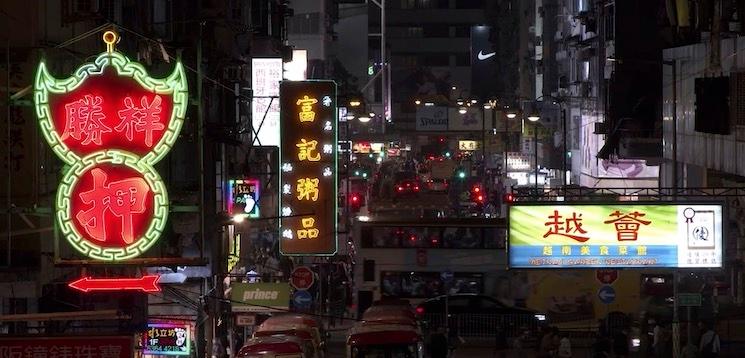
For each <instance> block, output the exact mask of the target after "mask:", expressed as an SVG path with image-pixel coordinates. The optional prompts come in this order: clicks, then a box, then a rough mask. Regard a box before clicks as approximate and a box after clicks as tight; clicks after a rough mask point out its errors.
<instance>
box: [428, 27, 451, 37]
mask: <svg viewBox="0 0 745 358" xmlns="http://www.w3.org/2000/svg"><path fill="white" fill-rule="evenodd" d="M449 36H450V28H449V27H448V26H444V25H427V26H424V37H449Z"/></svg>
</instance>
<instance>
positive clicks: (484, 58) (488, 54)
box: [478, 51, 497, 61]
mask: <svg viewBox="0 0 745 358" xmlns="http://www.w3.org/2000/svg"><path fill="white" fill-rule="evenodd" d="M496 54H497V53H496V52H492V53H487V54H485V53H484V51H479V55H478V57H479V60H481V61H483V60H486V59H487V58H489V57H492V56H494V55H496Z"/></svg>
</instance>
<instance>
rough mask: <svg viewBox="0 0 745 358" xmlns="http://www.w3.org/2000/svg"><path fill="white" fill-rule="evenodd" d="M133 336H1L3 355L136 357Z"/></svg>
mask: <svg viewBox="0 0 745 358" xmlns="http://www.w3.org/2000/svg"><path fill="white" fill-rule="evenodd" d="M132 346H133V338H132V337H125V336H90V335H89V336H85V337H14V338H0V358H15V357H111V358H132V357H133V356H134V351H133V348H132Z"/></svg>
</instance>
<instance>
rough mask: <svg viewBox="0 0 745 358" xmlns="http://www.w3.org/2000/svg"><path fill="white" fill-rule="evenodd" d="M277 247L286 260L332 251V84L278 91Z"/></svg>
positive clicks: (286, 85) (289, 85)
mask: <svg viewBox="0 0 745 358" xmlns="http://www.w3.org/2000/svg"><path fill="white" fill-rule="evenodd" d="M280 105H281V109H282V116H281V122H280V124H281V125H280V130H281V132H282V136H281V143H280V183H281V195H280V206H279V216H280V234H281V235H280V244H279V250H280V252H281V253H282V254H283V255H287V256H297V255H302V256H308V255H311V256H327V255H334V254H335V253H336V250H337V241H336V232H337V229H336V225H337V204H338V203H337V188H338V184H337V160H338V158H337V151H338V146H337V133H336V129H337V121H336V113H337V109H336V84H335V83H334V82H331V81H297V82H293V81H284V82H282V83H281V85H280Z"/></svg>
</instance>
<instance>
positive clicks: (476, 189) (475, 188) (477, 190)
mask: <svg viewBox="0 0 745 358" xmlns="http://www.w3.org/2000/svg"><path fill="white" fill-rule="evenodd" d="M473 191H474V192H476V193H478V192H480V191H481V188H479V187H477V186H475V187H473Z"/></svg>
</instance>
